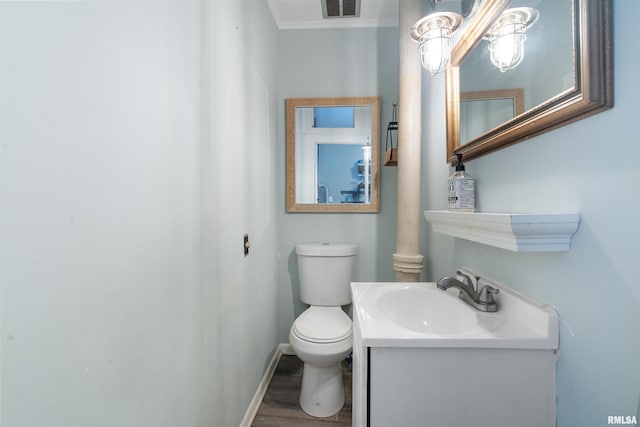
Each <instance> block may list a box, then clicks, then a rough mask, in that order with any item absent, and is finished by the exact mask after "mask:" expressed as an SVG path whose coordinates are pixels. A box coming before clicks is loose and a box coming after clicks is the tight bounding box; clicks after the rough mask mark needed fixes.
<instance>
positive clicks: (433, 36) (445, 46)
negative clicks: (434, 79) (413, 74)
mask: <svg viewBox="0 0 640 427" xmlns="http://www.w3.org/2000/svg"><path fill="white" fill-rule="evenodd" d="M419 50H420V60H421V61H422V66H423V67H424V69H425V70H427V71H428V72H429V73H430V74H431V75H432V76H434V75H436V74H438V73H440V72H442V71H444V69H445V68H447V65H449V59H450V58H451V31H450V30H449V29H448V28H435V29H433V30H431V31H429V32H428V34H427V35H426V36H423V38H422V42H421V43H420V48H419Z"/></svg>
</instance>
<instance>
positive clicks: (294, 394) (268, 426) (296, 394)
mask: <svg viewBox="0 0 640 427" xmlns="http://www.w3.org/2000/svg"><path fill="white" fill-rule="evenodd" d="M303 365H304V364H303V363H302V361H301V360H300V359H298V357H297V356H287V355H283V356H282V357H281V358H280V361H279V362H278V367H277V368H276V371H275V373H274V374H273V378H271V382H270V383H269V387H268V388H267V392H266V394H265V396H264V399H262V403H261V404H260V407H259V408H258V413H257V414H256V416H255V418H254V420H253V423H252V424H251V426H252V427H288V426H296V427H299V426H304V427H314V426H317V427H332V426H351V367H350V366H349V365H348V364H347V363H346V362H344V363H343V364H342V372H343V376H344V388H345V395H346V396H345V404H344V407H343V408H342V410H341V411H340V412H338V413H337V414H336V415H334V416H332V417H328V418H315V417H312V416H311V415H307V414H306V413H305V412H304V411H303V410H302V409H301V408H300V403H299V401H298V400H299V398H300V387H301V384H302V367H303Z"/></svg>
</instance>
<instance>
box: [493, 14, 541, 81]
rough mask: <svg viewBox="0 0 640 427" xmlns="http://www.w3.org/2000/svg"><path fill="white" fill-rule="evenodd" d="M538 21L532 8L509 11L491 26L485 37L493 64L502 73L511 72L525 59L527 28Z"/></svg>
mask: <svg viewBox="0 0 640 427" xmlns="http://www.w3.org/2000/svg"><path fill="white" fill-rule="evenodd" d="M537 19H538V11H537V10H536V9H534V8H532V7H517V8H514V9H507V10H505V11H504V12H502V14H501V15H500V17H499V18H498V19H497V20H496V22H495V23H494V24H493V25H492V26H491V28H490V29H489V31H487V35H486V36H485V37H484V38H485V39H486V40H488V41H489V54H490V58H491V62H492V63H493V65H495V66H496V67H497V68H498V69H499V70H500V71H501V72H503V73H504V72H505V71H507V70H511V69H513V68H515V67H517V66H518V65H520V63H521V62H522V60H523V59H524V41H525V40H526V38H527V36H526V35H525V32H526V31H527V28H529V27H530V26H531V25H533V23H534V22H536V21H537Z"/></svg>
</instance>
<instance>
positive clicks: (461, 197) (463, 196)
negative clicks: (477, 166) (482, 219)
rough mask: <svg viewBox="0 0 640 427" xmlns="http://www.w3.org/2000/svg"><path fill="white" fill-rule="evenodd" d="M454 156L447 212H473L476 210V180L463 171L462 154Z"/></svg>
mask: <svg viewBox="0 0 640 427" xmlns="http://www.w3.org/2000/svg"><path fill="white" fill-rule="evenodd" d="M456 156H458V164H457V165H456V171H455V172H454V173H453V175H451V176H450V177H449V210H450V211H457V212H473V211H475V210H476V180H475V178H474V177H472V176H471V175H469V174H468V173H467V172H466V171H465V167H464V164H463V163H462V154H456Z"/></svg>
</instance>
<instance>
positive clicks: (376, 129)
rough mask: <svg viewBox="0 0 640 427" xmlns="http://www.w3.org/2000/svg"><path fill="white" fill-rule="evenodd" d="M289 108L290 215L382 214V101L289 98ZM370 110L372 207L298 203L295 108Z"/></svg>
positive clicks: (356, 98)
mask: <svg viewBox="0 0 640 427" xmlns="http://www.w3.org/2000/svg"><path fill="white" fill-rule="evenodd" d="M286 104H287V118H286V120H287V173H286V175H287V176H286V180H287V212H320V213H328V212H341V213H361V212H368V213H371V212H379V211H380V97H378V96H365V97H342V98H289V99H287V100H286ZM336 106H370V107H371V203H369V204H364V203H296V200H295V197H296V176H295V175H296V173H295V172H296V165H295V158H296V141H295V137H296V124H295V123H296V122H295V118H296V108H297V107H336Z"/></svg>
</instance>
